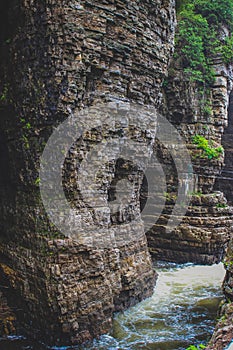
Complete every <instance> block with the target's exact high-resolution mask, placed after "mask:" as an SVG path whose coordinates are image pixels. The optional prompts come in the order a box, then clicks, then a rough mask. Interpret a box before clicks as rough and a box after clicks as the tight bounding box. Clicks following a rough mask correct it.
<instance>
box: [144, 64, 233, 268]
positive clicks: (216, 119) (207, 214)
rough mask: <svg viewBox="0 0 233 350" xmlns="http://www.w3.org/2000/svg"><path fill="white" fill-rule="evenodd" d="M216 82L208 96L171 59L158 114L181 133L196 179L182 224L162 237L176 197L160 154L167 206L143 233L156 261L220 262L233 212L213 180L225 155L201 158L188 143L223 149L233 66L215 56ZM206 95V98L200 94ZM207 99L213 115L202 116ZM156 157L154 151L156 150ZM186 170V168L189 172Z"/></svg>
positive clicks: (165, 160) (172, 175)
mask: <svg viewBox="0 0 233 350" xmlns="http://www.w3.org/2000/svg"><path fill="white" fill-rule="evenodd" d="M213 68H214V70H215V72H216V81H215V82H214V83H213V86H212V87H211V88H210V91H209V92H208V93H205V91H204V90H203V89H202V94H201V91H200V89H199V88H198V85H196V84H194V83H193V82H190V81H189V80H188V79H187V77H186V76H185V74H184V72H183V70H182V67H181V65H180V59H179V58H178V59H173V61H172V64H171V66H170V71H169V75H168V77H167V79H166V84H165V87H164V97H163V98H164V99H163V103H162V104H161V106H162V108H161V112H162V113H163V114H164V115H166V116H167V117H168V119H169V120H170V121H171V123H173V124H174V125H175V126H176V128H177V129H178V130H179V131H180V133H181V135H183V137H184V139H185V140H186V142H187V147H188V149H189V150H190V153H191V156H192V165H193V170H194V175H195V189H194V193H191V194H190V198H191V200H190V206H189V208H188V211H187V213H186V216H185V218H184V219H183V220H182V222H181V224H180V225H179V226H178V227H177V228H176V229H175V230H174V231H173V232H172V233H171V234H167V233H166V225H167V222H168V219H169V217H171V215H174V214H173V213H172V208H173V207H174V204H175V201H176V197H177V185H178V183H177V181H178V180H177V175H176V174H177V173H176V169H175V167H174V165H173V164H172V161H171V160H170V164H169V157H168V156H167V152H166V150H162V151H161V152H160V157H159V159H160V161H161V163H163V164H164V165H166V169H167V177H168V179H169V180H168V187H167V188H168V190H167V191H168V193H167V203H166V204H167V205H166V208H165V210H164V211H163V215H162V216H161V217H160V219H159V220H158V222H157V223H156V225H154V226H153V228H152V229H151V230H149V231H148V232H147V238H148V244H149V247H150V251H151V253H152V255H153V257H154V259H161V260H163V259H166V260H168V261H175V262H178V261H179V262H187V261H191V262H198V263H204V264H211V263H215V262H219V261H221V260H222V258H223V256H224V254H225V251H226V248H227V243H228V241H229V239H230V236H231V232H232V209H231V208H230V207H229V206H228V204H227V200H226V198H224V195H223V193H221V192H218V191H215V190H216V188H214V185H215V182H216V178H217V177H218V176H219V175H220V173H221V170H222V167H223V163H224V156H223V155H222V156H220V157H219V159H207V157H202V154H201V153H202V151H201V150H198V149H197V147H196V145H194V144H193V142H192V137H193V136H195V135H203V136H204V137H205V138H207V139H209V140H211V142H213V144H214V146H215V147H217V146H219V145H221V140H222V135H223V132H224V128H226V127H227V125H228V113H227V112H228V104H229V94H230V91H231V88H232V78H231V77H232V76H231V67H226V66H225V65H224V64H223V63H222V61H221V58H219V57H215V58H213ZM203 94H204V95H203ZM207 101H209V103H210V105H211V110H212V111H211V113H208V115H207V114H206V113H205V112H204V105H205V103H207ZM155 153H158V149H155ZM187 172H188V169H187Z"/></svg>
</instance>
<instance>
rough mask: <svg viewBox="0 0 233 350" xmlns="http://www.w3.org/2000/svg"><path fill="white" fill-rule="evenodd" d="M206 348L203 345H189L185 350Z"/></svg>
mask: <svg viewBox="0 0 233 350" xmlns="http://www.w3.org/2000/svg"><path fill="white" fill-rule="evenodd" d="M205 348H206V346H205V345H203V344H199V345H197V346H195V345H190V346H189V347H188V348H187V349H186V350H202V349H205Z"/></svg>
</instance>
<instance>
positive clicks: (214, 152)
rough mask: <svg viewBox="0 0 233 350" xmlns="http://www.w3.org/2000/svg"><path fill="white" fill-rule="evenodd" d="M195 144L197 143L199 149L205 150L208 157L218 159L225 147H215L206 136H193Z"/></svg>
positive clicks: (205, 155) (204, 152) (204, 153)
mask: <svg viewBox="0 0 233 350" xmlns="http://www.w3.org/2000/svg"><path fill="white" fill-rule="evenodd" d="M192 142H193V144H195V145H197V148H198V149H201V150H202V151H203V155H204V157H206V158H208V159H218V158H219V157H220V155H221V154H223V152H224V149H223V147H222V146H218V147H213V146H212V145H211V141H209V140H207V139H206V138H205V137H204V136H201V135H195V136H193V138H192Z"/></svg>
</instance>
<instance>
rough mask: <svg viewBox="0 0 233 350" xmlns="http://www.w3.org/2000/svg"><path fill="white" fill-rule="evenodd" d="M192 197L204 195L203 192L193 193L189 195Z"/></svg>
mask: <svg viewBox="0 0 233 350" xmlns="http://www.w3.org/2000/svg"><path fill="white" fill-rule="evenodd" d="M189 195H190V196H197V197H201V196H202V195H203V193H202V191H193V192H190V193H189Z"/></svg>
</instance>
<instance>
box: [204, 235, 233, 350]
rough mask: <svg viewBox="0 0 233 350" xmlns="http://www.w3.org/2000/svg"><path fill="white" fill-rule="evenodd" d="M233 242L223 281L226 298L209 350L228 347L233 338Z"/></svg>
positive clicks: (226, 259)
mask: <svg viewBox="0 0 233 350" xmlns="http://www.w3.org/2000/svg"><path fill="white" fill-rule="evenodd" d="M232 254H233V242H232V240H231V241H230V243H229V245H228V250H227V255H226V258H225V261H224V265H225V269H226V276H225V279H224V282H223V291H224V294H225V296H226V300H225V302H224V304H223V305H222V307H221V309H220V311H219V320H218V323H217V325H216V327H215V331H214V334H213V336H212V338H211V340H210V343H209V345H208V346H207V349H208V350H223V349H226V348H227V347H228V346H229V344H230V343H231V342H232V339H233V259H232Z"/></svg>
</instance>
